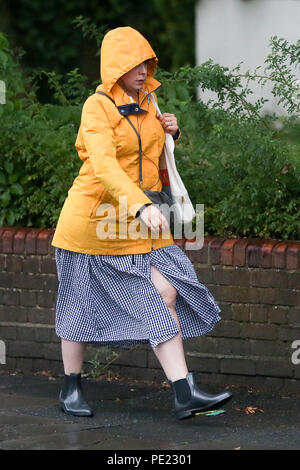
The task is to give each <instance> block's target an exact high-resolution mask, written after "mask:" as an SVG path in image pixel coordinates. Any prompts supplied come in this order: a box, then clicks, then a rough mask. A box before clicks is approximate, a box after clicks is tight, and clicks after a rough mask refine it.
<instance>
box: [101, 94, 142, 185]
mask: <svg viewBox="0 0 300 470" xmlns="http://www.w3.org/2000/svg"><path fill="white" fill-rule="evenodd" d="M96 93H98V94H99V95H103V96H106V97H107V98H109V99H110V101H112V102H113V103H114V105H115V106H116V108H118V106H117V105H116V102H115V101H114V100H113V99H112V98H111V97H110V96H109V95H107V94H106V93H104V92H103V91H96ZM120 114H121V115H122V116H123V114H122V113H120ZM123 117H125V118H126V119H127V121H128V122H129V124H130V126H131V127H132V129H133V130H134V132H135V133H136V135H137V138H138V143H139V181H140V188H142V186H143V169H142V154H143V151H142V141H141V136H140V134H139V132H138V131H137V129H136V127H135V126H134V125H133V124H132V122H131V120H130V119H129V117H128V116H123Z"/></svg>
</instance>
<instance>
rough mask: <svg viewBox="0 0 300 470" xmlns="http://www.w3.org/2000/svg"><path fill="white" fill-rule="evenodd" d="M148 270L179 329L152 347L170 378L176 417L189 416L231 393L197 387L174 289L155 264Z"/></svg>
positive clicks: (216, 405) (214, 405)
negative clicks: (211, 391)
mask: <svg viewBox="0 0 300 470" xmlns="http://www.w3.org/2000/svg"><path fill="white" fill-rule="evenodd" d="M151 271H152V281H153V283H154V285H155V287H156V288H157V290H158V291H159V292H160V294H161V296H162V298H163V299H164V301H165V303H166V305H167V307H168V308H169V310H170V312H171V314H172V316H173V318H174V320H175V322H176V324H177V326H178V329H179V334H177V335H176V336H175V337H173V338H172V339H170V340H169V341H165V342H164V343H160V344H159V345H158V346H157V347H156V348H154V349H153V351H154V353H155V355H156V357H157V359H158V360H159V362H160V364H161V366H162V368H163V370H164V372H165V374H166V376H167V379H168V380H169V381H170V382H171V386H172V390H173V392H174V408H175V415H176V417H177V418H178V419H185V418H190V417H191V416H193V415H194V414H195V413H196V412H197V411H204V410H205V411H207V410H214V409H217V408H219V407H220V406H222V405H223V404H225V403H226V402H227V401H228V400H230V398H231V396H232V395H231V393H229V392H222V393H219V394H216V395H210V394H207V393H205V392H201V390H199V388H198V387H197V385H196V383H195V380H194V376H193V374H192V373H189V372H188V369H187V365H186V361H185V354H184V349H183V344H182V335H181V329H180V324H179V320H178V316H177V313H176V311H175V303H176V294H177V291H176V289H174V287H173V286H172V285H171V284H170V283H169V281H168V280H167V279H165V277H164V276H163V275H162V274H161V273H160V272H159V271H158V270H157V269H156V268H154V267H153V266H151Z"/></svg>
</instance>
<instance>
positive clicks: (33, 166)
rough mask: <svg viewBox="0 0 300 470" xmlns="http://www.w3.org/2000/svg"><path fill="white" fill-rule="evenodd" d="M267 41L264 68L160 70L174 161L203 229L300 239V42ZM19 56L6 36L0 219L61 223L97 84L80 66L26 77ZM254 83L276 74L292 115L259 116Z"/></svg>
mask: <svg viewBox="0 0 300 470" xmlns="http://www.w3.org/2000/svg"><path fill="white" fill-rule="evenodd" d="M271 45H272V51H271V53H270V55H269V56H268V58H267V60H266V64H267V67H266V70H265V72H264V74H261V75H259V73H258V70H256V71H255V72H254V73H250V72H248V73H247V74H243V75H242V74H241V73H240V66H238V67H236V68H235V69H233V70H229V69H227V68H226V67H221V66H219V65H217V64H213V63H212V61H208V62H206V63H204V64H202V65H201V66H198V67H190V66H185V67H181V68H179V69H178V70H177V71H176V72H174V73H169V72H166V71H163V70H159V71H158V76H157V78H158V79H159V80H161V81H162V82H163V87H162V88H161V89H160V91H159V102H160V107H161V109H162V111H168V112H174V113H175V114H176V115H177V117H178V120H179V124H180V127H181V130H182V137H181V139H180V141H179V142H178V144H177V146H176V159H177V162H178V168H179V171H180V173H181V175H182V177H183V180H184V182H185V184H186V186H187V188H188V190H189V194H190V196H191V198H192V201H193V202H194V204H196V203H202V204H204V205H205V233H206V235H208V234H212V235H217V236H248V237H252V236H253V237H262V238H265V237H271V238H283V239H296V238H299V234H300V228H299V227H300V226H299V215H298V214H299V210H300V198H299V195H300V194H299V193H300V185H299V183H300V181H299V180H300V171H299V170H300V157H299V150H300V143H299V136H300V125H299V120H298V114H299V110H300V109H299V107H300V102H299V100H298V93H299V84H298V82H297V81H296V79H295V78H294V75H293V67H297V65H298V64H299V62H300V58H299V54H298V53H297V51H299V50H300V47H299V45H300V44H296V45H289V44H288V43H287V42H286V41H284V40H282V39H277V38H276V37H274V38H272V41H271ZM283 52H284V53H283ZM19 57H20V53H19V54H16V53H14V52H12V51H11V50H10V48H9V45H8V43H7V40H6V39H5V37H4V36H3V35H0V79H2V80H3V79H4V80H5V82H6V84H7V97H6V98H7V100H6V104H5V105H1V106H0V113H2V116H1V137H0V139H1V153H0V225H19V226H39V227H55V225H56V222H57V218H58V216H59V213H60V210H61V207H62V205H63V202H64V200H65V198H66V196H67V192H68V189H69V188H70V187H71V185H72V182H73V180H74V178H75V177H76V176H77V174H78V171H79V168H80V166H81V161H80V159H79V158H78V156H77V153H76V150H75V147H74V143H75V139H76V134H77V131H78V127H79V123H80V113H81V107H82V104H83V102H84V100H85V99H86V97H87V96H88V95H89V94H90V93H92V92H93V90H88V89H87V88H86V85H85V83H86V79H85V77H83V76H82V75H81V74H80V73H79V71H78V69H75V70H73V71H71V72H69V73H68V74H67V75H66V76H62V75H57V74H55V73H53V72H47V71H41V70H37V71H36V72H35V75H32V76H30V77H29V76H24V74H23V73H22V72H21V69H20V67H19V65H18V60H19ZM38 74H44V75H46V76H47V77H48V80H49V84H50V86H51V87H52V88H53V93H54V97H55V99H56V102H57V104H40V103H39V102H38V100H37V98H36V89H35V86H34V83H35V82H34V79H35V77H36V76H37V75H38ZM285 77H288V82H289V86H287V82H286V80H285ZM245 78H246V79H247V84H246V85H242V80H245ZM252 80H259V81H261V82H262V83H263V82H266V81H267V80H272V83H273V84H274V88H273V93H274V96H276V97H277V98H278V100H279V101H281V103H282V104H283V105H284V106H285V107H286V109H287V111H288V113H289V114H288V116H286V117H280V118H279V117H278V116H276V115H263V113H262V105H263V104H264V102H265V100H264V99H261V100H257V102H255V103H254V104H253V103H250V101H249V99H248V98H249V96H250V95H251V88H250V86H249V84H250V83H251V81H252ZM197 86H199V87H200V88H202V89H203V90H205V89H209V90H212V91H214V92H215V94H216V99H215V101H210V102H208V103H206V104H205V103H203V102H202V101H199V100H197V99H196V96H195V90H196V87H197Z"/></svg>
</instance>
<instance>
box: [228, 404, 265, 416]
mask: <svg viewBox="0 0 300 470" xmlns="http://www.w3.org/2000/svg"><path fill="white" fill-rule="evenodd" d="M235 410H237V411H243V412H244V413H246V414H247V415H249V414H254V413H256V412H257V411H259V412H260V413H264V410H261V409H260V408H257V406H246V408H235Z"/></svg>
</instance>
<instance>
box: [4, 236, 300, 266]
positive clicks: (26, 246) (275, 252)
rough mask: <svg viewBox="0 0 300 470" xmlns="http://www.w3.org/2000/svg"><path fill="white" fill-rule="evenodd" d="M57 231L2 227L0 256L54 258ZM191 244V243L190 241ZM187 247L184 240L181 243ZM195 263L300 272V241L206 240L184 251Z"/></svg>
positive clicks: (208, 238) (254, 239)
mask: <svg viewBox="0 0 300 470" xmlns="http://www.w3.org/2000/svg"><path fill="white" fill-rule="evenodd" d="M54 232H55V229H53V228H32V227H1V228H0V253H4V254H32V255H49V254H50V255H54V252H55V248H54V247H53V246H52V245H51V241H52V238H53V235H54ZM189 241H192V240H189ZM178 244H179V245H181V246H182V247H183V248H184V240H181V243H180V241H178ZM185 253H186V254H187V256H188V257H189V259H190V260H191V261H192V262H194V263H201V264H210V265H225V266H236V267H253V268H276V269H290V270H298V269H300V241H298V240H276V239H258V238H224V237H214V236H207V237H204V243H203V247H202V248H201V249H199V250H187V249H186V250H185Z"/></svg>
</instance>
